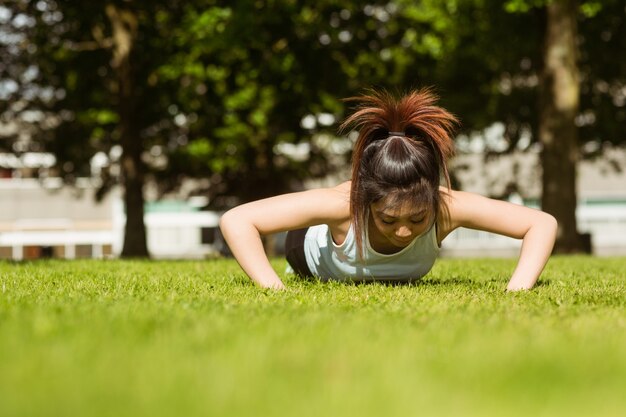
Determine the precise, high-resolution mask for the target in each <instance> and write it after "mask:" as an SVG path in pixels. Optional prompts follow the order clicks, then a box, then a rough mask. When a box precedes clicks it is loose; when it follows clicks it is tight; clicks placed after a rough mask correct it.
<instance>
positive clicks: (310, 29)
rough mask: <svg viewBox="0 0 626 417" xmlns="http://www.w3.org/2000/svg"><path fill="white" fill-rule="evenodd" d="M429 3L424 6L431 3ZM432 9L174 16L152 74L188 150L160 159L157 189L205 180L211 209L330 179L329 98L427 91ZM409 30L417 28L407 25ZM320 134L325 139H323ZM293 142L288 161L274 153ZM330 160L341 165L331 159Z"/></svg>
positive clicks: (434, 39)
mask: <svg viewBox="0 0 626 417" xmlns="http://www.w3.org/2000/svg"><path fill="white" fill-rule="evenodd" d="M433 4H435V2H433ZM439 8H440V7H439V6H434V5H428V7H426V9H427V10H430V14H429V15H428V18H425V17H423V16H421V15H420V14H419V13H417V12H416V11H413V12H412V13H411V14H410V15H407V16H405V15H403V14H402V8H401V7H400V5H398V4H395V3H394V2H381V3H380V4H375V3H372V2H370V1H347V0H343V1H337V0H332V1H330V0H321V1H295V0H283V1H270V0H267V1H264V0H254V1H252V0H250V1H244V0H242V1H238V2H235V3H232V2H229V1H207V2H205V3H197V2H196V3H195V5H194V7H191V6H189V7H187V8H186V16H185V19H184V23H183V24H182V25H181V26H180V27H179V28H178V29H177V30H176V31H175V32H173V33H172V36H173V37H174V38H175V39H177V48H176V51H175V53H174V55H173V58H172V59H171V60H170V61H169V62H168V63H167V64H166V65H164V66H163V67H162V68H161V69H160V70H159V73H158V74H159V77H160V78H162V79H167V80H172V81H176V82H179V83H180V88H179V89H178V90H177V95H176V99H175V100H176V101H175V103H174V104H175V105H176V108H177V111H179V112H180V113H181V115H182V116H181V122H182V121H189V120H193V121H194V123H190V124H189V125H188V131H187V134H186V135H185V140H189V145H188V146H185V147H179V148H177V149H176V151H175V152H173V153H171V154H170V163H169V165H168V167H167V169H165V170H163V171H162V172H161V175H160V177H159V178H160V179H159V183H160V184H162V185H167V186H170V187H176V186H178V185H179V184H180V181H181V179H182V178H184V177H185V176H187V175H189V174H190V173H193V174H194V175H196V176H198V177H204V178H210V184H208V191H207V192H209V193H211V197H212V198H211V200H212V201H213V204H215V205H217V206H221V205H230V204H232V203H233V202H232V201H228V200H223V199H222V198H221V197H227V196H237V197H238V199H239V201H240V202H241V201H249V200H253V199H257V198H261V197H266V196H269V195H273V194H277V193H281V192H285V191H289V190H292V189H294V188H297V187H298V186H300V184H301V181H302V179H304V178H309V177H321V176H325V175H327V174H328V173H329V172H331V171H332V169H333V167H332V165H333V164H332V162H331V160H330V157H329V150H328V149H327V147H328V146H327V145H328V143H329V140H330V137H331V136H333V132H334V130H335V129H336V127H337V123H338V122H339V120H340V119H341V117H342V116H343V113H344V106H343V104H342V102H341V98H343V97H347V96H351V95H354V94H357V93H360V92H362V90H363V89H364V88H365V87H369V86H372V85H376V86H382V87H390V88H394V87H395V88H398V89H401V88H403V87H406V86H417V85H419V84H424V83H427V82H428V80H427V78H425V77H424V76H423V74H429V73H431V72H432V67H433V66H434V65H435V64H436V62H437V58H438V57H439V56H440V55H441V54H443V47H441V46H440V44H441V43H442V42H443V41H442V40H441V38H442V37H444V36H445V35H443V34H442V33H441V32H442V30H443V29H445V28H443V29H442V28H440V29H436V28H437V24H438V22H437V20H438V19H439V15H438V14H437V13H435V12H436V11H438V10H439ZM417 26H419V27H417ZM325 135H326V136H325ZM285 144H287V145H290V146H291V145H293V144H295V145H300V147H299V148H297V149H300V151H301V152H302V153H303V155H302V154H301V155H294V154H293V152H288V151H284V149H294V148H293V147H286V146H283V145H285ZM340 163H342V164H343V163H344V161H341V162H340Z"/></svg>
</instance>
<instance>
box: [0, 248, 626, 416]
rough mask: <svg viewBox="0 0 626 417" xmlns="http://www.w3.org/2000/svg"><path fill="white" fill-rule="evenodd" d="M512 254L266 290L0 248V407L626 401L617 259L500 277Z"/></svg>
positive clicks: (406, 410)
mask: <svg viewBox="0 0 626 417" xmlns="http://www.w3.org/2000/svg"><path fill="white" fill-rule="evenodd" d="M274 263H275V266H276V268H278V269H279V270H283V269H284V266H285V263H284V261H283V260H280V259H277V260H275V261H274ZM514 265H515V261H514V260H452V259H440V260H439V261H437V263H436V265H435V268H434V269H433V271H432V272H431V273H430V274H429V275H428V276H427V278H426V279H425V280H424V281H423V282H421V283H419V284H414V285H410V286H386V285H381V284H370V285H351V284H337V283H319V282H308V281H301V280H298V279H296V278H295V277H293V276H288V277H286V278H285V281H286V284H287V285H288V286H289V290H288V291H286V292H283V293H274V292H271V291H265V290H260V289H258V288H256V287H254V286H253V285H252V284H251V283H250V282H248V280H247V278H245V277H244V275H243V274H242V273H241V272H240V270H239V267H238V266H237V264H236V263H235V262H234V261H232V260H216V261H202V262H195V261H194V262H161V261H152V262H148V261H91V260H90V261H42V262H34V263H0V416H2V417H4V416H7V417H9V416H10V417H13V416H28V417H36V416H116V417H122V416H151V417H153V416H220V417H221V416H279V415H280V416H294V417H295V416H298V417H302V416H316V417H317V416H336V415H337V416H347V415H354V416H403V417H404V416H525V417H526V416H550V417H552V416H616V417H617V416H620V417H621V416H624V415H626V395H625V394H626V308H625V307H626V258H608V259H600V258H592V257H554V258H553V259H551V260H550V262H549V264H548V266H547V268H546V271H545V272H544V274H543V277H542V279H541V281H540V284H539V286H538V287H536V288H535V289H534V290H532V291H530V292H524V293H515V294H509V293H504V291H503V290H504V288H505V286H506V283H507V280H508V277H509V275H510V273H511V272H512V269H513V267H514Z"/></svg>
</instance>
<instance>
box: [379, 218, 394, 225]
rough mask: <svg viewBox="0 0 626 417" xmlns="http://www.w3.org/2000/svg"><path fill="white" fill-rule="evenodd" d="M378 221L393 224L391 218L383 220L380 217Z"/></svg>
mask: <svg viewBox="0 0 626 417" xmlns="http://www.w3.org/2000/svg"><path fill="white" fill-rule="evenodd" d="M380 221H382V222H383V223H384V224H393V220H384V219H381V220H380Z"/></svg>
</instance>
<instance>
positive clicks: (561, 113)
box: [539, 0, 587, 253]
mask: <svg viewBox="0 0 626 417" xmlns="http://www.w3.org/2000/svg"><path fill="white" fill-rule="evenodd" d="M546 7H547V13H548V15H547V28H546V35H545V36H546V37H545V45H544V69H543V74H542V77H541V103H540V107H541V108H540V120H539V140H540V141H541V143H542V145H543V147H542V153H541V162H542V166H543V176H542V186H543V188H542V190H543V191H542V209H543V210H544V211H546V212H548V213H550V214H552V215H553V216H554V217H555V218H556V219H557V221H558V223H559V228H558V233H557V241H556V245H555V249H554V250H555V252H558V253H572V252H584V251H585V249H586V248H585V246H587V245H586V244H585V242H584V239H583V236H581V235H580V234H579V233H578V230H577V227H576V205H577V197H576V166H577V163H578V157H579V152H578V131H577V128H576V124H575V117H576V115H577V113H578V107H579V92H580V91H579V83H578V66H577V48H576V33H577V28H576V15H577V9H578V4H577V0H554V1H551V2H548V5H547V6H546Z"/></svg>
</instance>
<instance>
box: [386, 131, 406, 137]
mask: <svg viewBox="0 0 626 417" xmlns="http://www.w3.org/2000/svg"><path fill="white" fill-rule="evenodd" d="M389 136H406V135H405V134H404V132H389Z"/></svg>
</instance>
